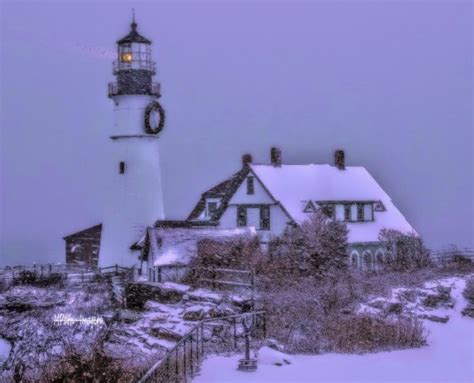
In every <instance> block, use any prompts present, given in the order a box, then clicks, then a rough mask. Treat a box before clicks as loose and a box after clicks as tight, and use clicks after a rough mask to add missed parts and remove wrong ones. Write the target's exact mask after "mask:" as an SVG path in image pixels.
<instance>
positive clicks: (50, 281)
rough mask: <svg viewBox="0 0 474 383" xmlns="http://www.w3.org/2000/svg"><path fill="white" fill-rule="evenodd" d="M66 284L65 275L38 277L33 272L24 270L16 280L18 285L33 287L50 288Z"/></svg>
mask: <svg viewBox="0 0 474 383" xmlns="http://www.w3.org/2000/svg"><path fill="white" fill-rule="evenodd" d="M63 282H64V275H63V274H61V273H49V274H46V275H38V273H35V272H33V271H28V270H24V271H22V272H21V273H20V274H19V275H18V277H16V278H15V280H14V284H16V285H32V286H38V287H48V286H53V285H60V284H63Z"/></svg>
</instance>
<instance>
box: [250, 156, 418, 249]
mask: <svg viewBox="0 0 474 383" xmlns="http://www.w3.org/2000/svg"><path fill="white" fill-rule="evenodd" d="M250 168H251V170H252V172H253V173H254V174H255V176H256V177H257V178H258V179H259V181H260V182H261V183H262V184H263V185H265V187H266V189H267V190H268V191H269V193H270V194H271V195H272V196H273V198H275V200H277V201H278V202H280V204H281V205H282V207H283V208H284V209H285V210H286V211H287V212H288V214H289V215H290V216H291V217H292V218H293V219H294V220H295V221H296V222H297V223H301V222H303V221H304V220H306V219H307V218H308V215H307V214H306V213H305V212H304V209H305V206H306V205H307V203H308V201H325V202H327V201H381V202H382V203H383V205H384V206H385V209H386V211H385V212H380V213H377V214H376V217H375V220H374V221H369V222H357V223H351V222H349V223H347V225H348V228H349V242H352V243H354V242H376V241H377V240H378V234H379V232H380V230H381V229H383V228H388V229H396V230H400V231H402V232H406V233H408V232H414V231H415V230H414V229H413V227H412V226H411V225H410V224H409V223H408V221H407V220H406V219H405V217H404V216H403V215H402V214H401V213H400V211H399V210H398V209H397V208H396V206H395V205H394V204H393V202H392V200H391V199H390V197H389V196H388V195H387V193H385V191H384V190H383V189H382V188H381V187H380V186H379V184H378V183H377V182H376V181H375V179H374V178H373V177H372V176H371V175H370V174H369V172H368V171H367V170H366V169H365V168H363V167H358V166H348V167H346V168H345V170H340V169H338V168H336V167H335V166H330V165H316V164H309V165H281V166H277V167H275V166H272V165H250Z"/></svg>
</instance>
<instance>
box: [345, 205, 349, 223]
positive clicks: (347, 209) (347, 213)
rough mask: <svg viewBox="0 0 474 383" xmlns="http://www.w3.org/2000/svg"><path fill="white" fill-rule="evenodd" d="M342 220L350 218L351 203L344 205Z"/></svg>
mask: <svg viewBox="0 0 474 383" xmlns="http://www.w3.org/2000/svg"><path fill="white" fill-rule="evenodd" d="M344 220H345V221H350V220H351V205H349V204H346V205H344Z"/></svg>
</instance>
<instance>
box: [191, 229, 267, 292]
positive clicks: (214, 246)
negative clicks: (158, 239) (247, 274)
mask: <svg viewBox="0 0 474 383" xmlns="http://www.w3.org/2000/svg"><path fill="white" fill-rule="evenodd" d="M260 257H261V250H260V244H259V240H258V238H257V237H256V238H252V239H250V240H248V239H237V240H235V239H234V240H227V241H226V240H215V239H203V240H201V241H199V242H198V254H197V256H196V257H195V258H194V259H193V260H192V261H191V262H190V263H189V265H188V267H189V269H190V272H189V273H188V275H186V277H185V278H184V279H183V282H184V283H188V284H192V285H195V284H197V283H198V282H199V277H200V276H201V275H203V274H206V273H207V271H209V269H213V268H225V269H244V270H254V269H255V267H256V264H257V263H258V262H260Z"/></svg>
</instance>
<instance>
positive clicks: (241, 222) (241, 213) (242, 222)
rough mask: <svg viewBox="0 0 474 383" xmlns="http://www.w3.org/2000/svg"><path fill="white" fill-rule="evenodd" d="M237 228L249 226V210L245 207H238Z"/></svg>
mask: <svg viewBox="0 0 474 383" xmlns="http://www.w3.org/2000/svg"><path fill="white" fill-rule="evenodd" d="M237 226H239V227H242V226H247V209H246V208H245V207H243V206H237Z"/></svg>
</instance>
